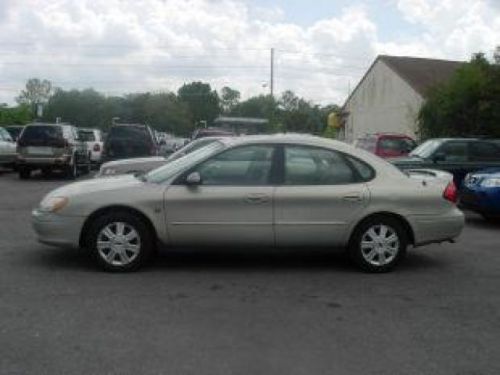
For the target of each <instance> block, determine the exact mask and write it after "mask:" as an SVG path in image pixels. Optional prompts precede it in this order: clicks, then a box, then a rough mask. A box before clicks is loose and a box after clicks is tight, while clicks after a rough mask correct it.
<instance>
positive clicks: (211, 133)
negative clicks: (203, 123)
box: [191, 127, 235, 139]
mask: <svg viewBox="0 0 500 375" xmlns="http://www.w3.org/2000/svg"><path fill="white" fill-rule="evenodd" d="M234 135H235V134H234V133H233V132H230V131H227V130H225V129H221V128H215V127H208V128H199V129H196V130H195V131H194V132H193V135H192V137H191V138H192V139H198V138H203V137H234Z"/></svg>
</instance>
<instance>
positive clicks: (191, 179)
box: [186, 172, 201, 186]
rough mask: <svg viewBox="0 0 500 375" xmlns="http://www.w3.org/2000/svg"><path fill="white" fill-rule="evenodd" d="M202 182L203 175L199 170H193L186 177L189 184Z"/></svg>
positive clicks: (195, 184) (193, 184)
mask: <svg viewBox="0 0 500 375" xmlns="http://www.w3.org/2000/svg"><path fill="white" fill-rule="evenodd" d="M200 184H201V176H200V174H199V173H198V172H191V173H190V174H189V175H188V176H187V177H186V185H188V186H197V185H200Z"/></svg>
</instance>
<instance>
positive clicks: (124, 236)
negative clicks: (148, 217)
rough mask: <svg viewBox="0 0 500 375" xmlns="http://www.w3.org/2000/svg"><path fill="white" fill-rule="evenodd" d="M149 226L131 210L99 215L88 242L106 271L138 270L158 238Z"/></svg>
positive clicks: (90, 231)
mask: <svg viewBox="0 0 500 375" xmlns="http://www.w3.org/2000/svg"><path fill="white" fill-rule="evenodd" d="M153 237H154V236H153V235H152V234H151V231H150V229H149V227H148V226H147V224H146V223H144V221H143V220H142V219H141V218H139V217H137V216H136V215H133V214H130V213H128V212H118V213H110V214H106V215H103V216H100V217H98V218H97V219H96V220H95V221H94V222H93V223H92V224H91V227H90V230H89V231H88V237H87V241H86V242H87V244H88V246H89V247H90V249H91V251H92V253H93V255H94V257H95V259H96V260H97V262H98V264H99V265H100V266H101V267H102V268H103V269H104V270H106V271H113V272H126V271H134V270H136V269H138V268H139V267H140V266H142V265H143V264H144V263H145V262H146V261H147V260H148V259H149V258H150V256H151V254H152V251H153V244H154V239H153Z"/></svg>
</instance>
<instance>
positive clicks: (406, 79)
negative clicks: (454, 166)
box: [338, 56, 462, 142]
mask: <svg viewBox="0 0 500 375" xmlns="http://www.w3.org/2000/svg"><path fill="white" fill-rule="evenodd" d="M461 64H462V63H460V62H457V61H447V60H435V59H423V58H415V57H396V56H379V57H377V59H376V60H375V61H374V63H373V64H372V65H371V67H370V68H369V69H368V71H367V72H366V74H365V75H364V76H363V78H362V79H361V81H360V82H359V84H358V85H357V86H356V88H355V89H354V91H353V92H352V93H351V95H350V96H349V97H348V98H347V100H346V102H345V104H344V106H343V116H342V121H341V125H342V127H341V128H340V130H339V132H338V138H339V139H341V140H344V141H346V142H353V141H354V140H356V139H357V138H359V137H361V136H363V135H365V134H368V133H401V134H406V135H409V136H411V137H414V138H418V134H417V116H418V112H419V110H420V108H421V106H422V104H423V103H424V101H425V98H426V95H427V93H428V92H429V89H430V88H432V87H433V86H435V85H436V84H437V83H441V82H444V81H446V80H448V79H450V77H451V76H452V74H453V73H454V72H455V71H456V69H457V68H458V67H460V65H461Z"/></svg>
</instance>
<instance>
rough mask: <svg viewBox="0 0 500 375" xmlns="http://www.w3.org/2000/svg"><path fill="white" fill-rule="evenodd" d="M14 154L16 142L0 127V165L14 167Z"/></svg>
mask: <svg viewBox="0 0 500 375" xmlns="http://www.w3.org/2000/svg"><path fill="white" fill-rule="evenodd" d="M16 155H17V154H16V142H14V140H13V139H12V137H11V136H10V134H9V132H8V131H7V130H5V129H4V128H0V166H2V167H8V168H14V166H15V163H16Z"/></svg>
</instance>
